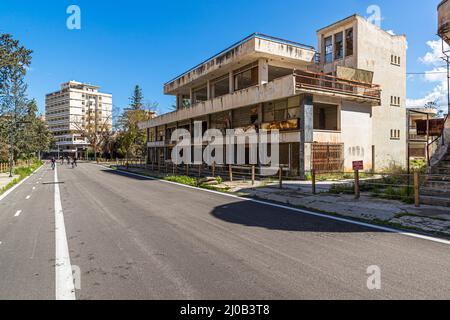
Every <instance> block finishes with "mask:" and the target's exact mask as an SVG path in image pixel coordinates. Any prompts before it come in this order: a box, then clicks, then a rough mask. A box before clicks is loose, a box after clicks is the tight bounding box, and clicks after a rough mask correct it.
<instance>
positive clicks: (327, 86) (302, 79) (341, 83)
mask: <svg viewBox="0 0 450 320" xmlns="http://www.w3.org/2000/svg"><path fill="white" fill-rule="evenodd" d="M294 76H295V81H296V88H297V89H311V90H319V91H327V92H331V93H338V94H345V95H352V96H355V97H359V98H366V99H376V100H380V98H381V87H380V86H379V85H376V84H370V83H364V82H358V81H352V80H347V79H342V78H337V77H334V76H330V75H327V74H323V73H314V72H308V71H295V73H294Z"/></svg>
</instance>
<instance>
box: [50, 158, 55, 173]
mask: <svg viewBox="0 0 450 320" xmlns="http://www.w3.org/2000/svg"><path fill="white" fill-rule="evenodd" d="M51 162H52V170H55V164H56V160H55V157H52V160H51Z"/></svg>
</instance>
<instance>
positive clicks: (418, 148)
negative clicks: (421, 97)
mask: <svg viewBox="0 0 450 320" xmlns="http://www.w3.org/2000/svg"><path fill="white" fill-rule="evenodd" d="M407 112H408V121H409V123H408V129H409V156H410V157H411V158H419V159H426V158H428V155H427V153H429V156H431V155H432V154H433V153H434V151H435V150H434V147H433V148H430V147H428V144H429V143H431V142H432V141H433V140H434V139H435V138H436V137H435V136H432V135H429V136H428V138H427V136H426V134H425V135H424V134H423V132H422V131H423V130H422V131H420V130H418V128H417V123H418V121H425V122H426V121H427V120H431V119H433V118H436V117H437V115H438V111H437V109H435V108H408V109H407Z"/></svg>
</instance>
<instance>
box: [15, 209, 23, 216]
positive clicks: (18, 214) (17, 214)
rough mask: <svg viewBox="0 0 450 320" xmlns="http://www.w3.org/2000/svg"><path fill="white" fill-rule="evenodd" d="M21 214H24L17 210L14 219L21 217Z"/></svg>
mask: <svg viewBox="0 0 450 320" xmlns="http://www.w3.org/2000/svg"><path fill="white" fill-rule="evenodd" d="M21 213H22V210H17V212H16V214H15V215H14V217H18V216H20V214H21Z"/></svg>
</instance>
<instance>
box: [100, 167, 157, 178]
mask: <svg viewBox="0 0 450 320" xmlns="http://www.w3.org/2000/svg"><path fill="white" fill-rule="evenodd" d="M101 171H102V172H105V173H109V174H114V175H116V176H122V177H126V178H130V179H135V180H154V179H152V178H146V177H143V176H136V175H133V174H129V173H127V172H122V171H117V170H108V169H101Z"/></svg>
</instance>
